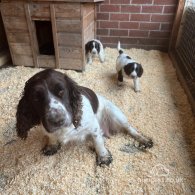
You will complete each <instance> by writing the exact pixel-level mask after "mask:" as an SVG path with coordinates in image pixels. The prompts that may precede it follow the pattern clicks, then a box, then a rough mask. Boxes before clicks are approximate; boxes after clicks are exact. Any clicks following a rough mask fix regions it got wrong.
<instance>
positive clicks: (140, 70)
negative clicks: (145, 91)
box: [137, 64, 144, 77]
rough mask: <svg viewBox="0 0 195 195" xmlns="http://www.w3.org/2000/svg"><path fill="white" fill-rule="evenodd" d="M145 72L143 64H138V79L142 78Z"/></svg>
mask: <svg viewBox="0 0 195 195" xmlns="http://www.w3.org/2000/svg"><path fill="white" fill-rule="evenodd" d="M143 72H144V70H143V68H142V65H141V64H138V66H137V76H138V77H141V76H142V74H143Z"/></svg>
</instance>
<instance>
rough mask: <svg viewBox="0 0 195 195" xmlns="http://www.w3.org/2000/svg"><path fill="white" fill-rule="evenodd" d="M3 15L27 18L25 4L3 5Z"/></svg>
mask: <svg viewBox="0 0 195 195" xmlns="http://www.w3.org/2000/svg"><path fill="white" fill-rule="evenodd" d="M1 13H2V15H4V16H16V17H25V11H24V4H23V2H6V3H1Z"/></svg>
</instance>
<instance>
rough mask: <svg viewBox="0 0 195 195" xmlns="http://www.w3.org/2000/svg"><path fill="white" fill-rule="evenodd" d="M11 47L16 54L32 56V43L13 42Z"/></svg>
mask: <svg viewBox="0 0 195 195" xmlns="http://www.w3.org/2000/svg"><path fill="white" fill-rule="evenodd" d="M10 48H11V49H12V51H13V53H14V54H19V55H30V56H32V48H31V46H30V45H26V44H21V43H11V44H10Z"/></svg>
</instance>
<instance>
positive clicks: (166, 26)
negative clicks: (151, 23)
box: [160, 23, 173, 31]
mask: <svg viewBox="0 0 195 195" xmlns="http://www.w3.org/2000/svg"><path fill="white" fill-rule="evenodd" d="M172 27H173V24H172V23H164V24H161V28H160V29H161V30H164V31H171V29H172Z"/></svg>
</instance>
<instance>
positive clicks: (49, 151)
mask: <svg viewBox="0 0 195 195" xmlns="http://www.w3.org/2000/svg"><path fill="white" fill-rule="evenodd" d="M60 148H61V145H60V144H56V145H46V146H45V147H44V148H43V149H42V153H43V154H44V155H46V156H51V155H54V154H55V153H57V151H58V150H59V149H60Z"/></svg>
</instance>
